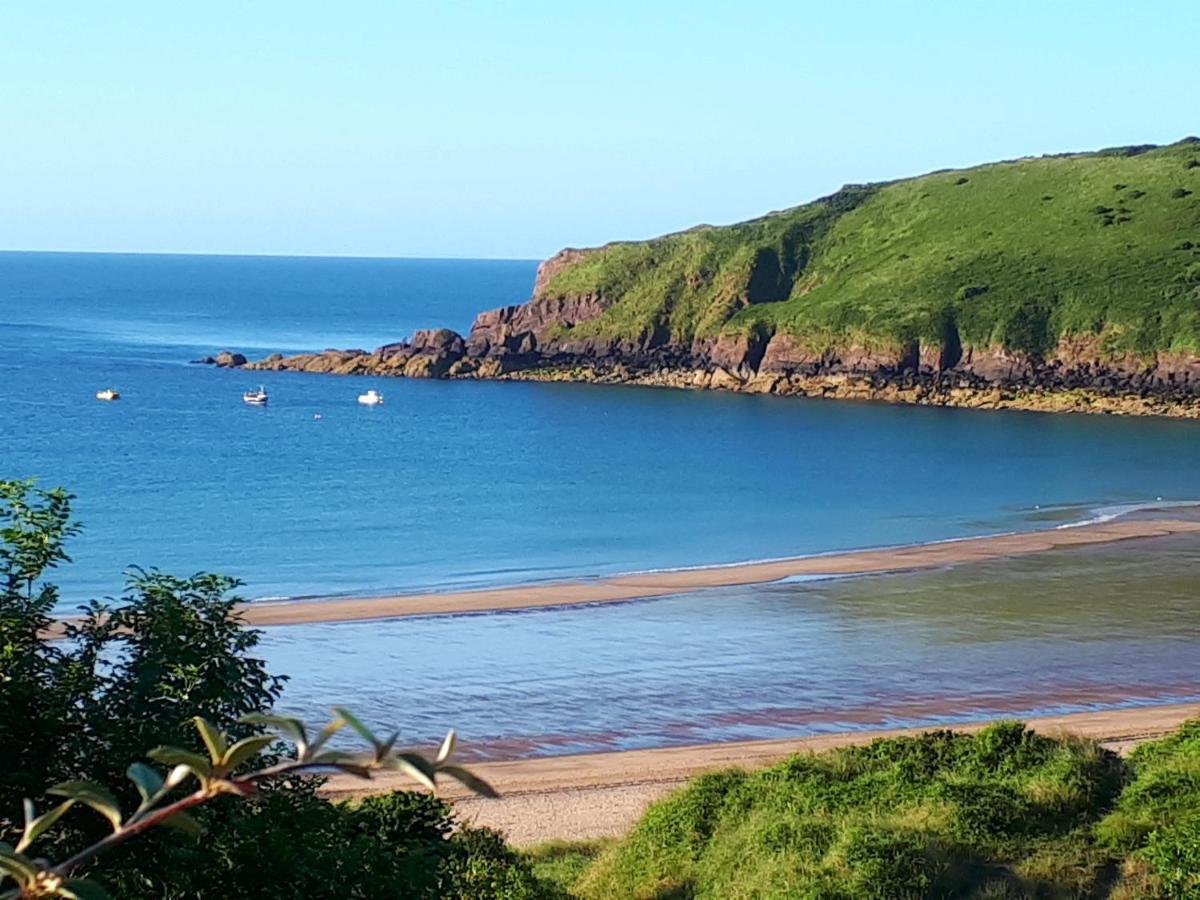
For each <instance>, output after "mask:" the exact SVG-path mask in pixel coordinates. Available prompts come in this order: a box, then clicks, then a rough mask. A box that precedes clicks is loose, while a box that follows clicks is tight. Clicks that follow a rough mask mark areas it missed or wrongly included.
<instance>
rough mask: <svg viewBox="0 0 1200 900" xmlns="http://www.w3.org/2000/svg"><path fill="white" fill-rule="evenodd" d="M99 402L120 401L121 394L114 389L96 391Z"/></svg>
mask: <svg viewBox="0 0 1200 900" xmlns="http://www.w3.org/2000/svg"><path fill="white" fill-rule="evenodd" d="M96 399H97V400H120V399H121V394H120V393H119V392H118V391H115V390H113V389H112V388H105V389H104V390H102V391H96Z"/></svg>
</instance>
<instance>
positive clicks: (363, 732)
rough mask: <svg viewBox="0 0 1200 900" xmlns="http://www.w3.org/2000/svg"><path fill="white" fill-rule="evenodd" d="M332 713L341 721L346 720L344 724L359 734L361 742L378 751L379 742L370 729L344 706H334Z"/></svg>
mask: <svg viewBox="0 0 1200 900" xmlns="http://www.w3.org/2000/svg"><path fill="white" fill-rule="evenodd" d="M333 711H334V712H335V713H337V714H338V716H339V717H340V718H342V719H345V720H346V724H347V725H349V726H350V727H351V728H353V729H354V730H355V731H357V732H358V733H359V735H360V736H361V737H362V739H363V740H365V741H367V743H369V744H370V745H371V746H372V747H375V748H377V749H378V747H379V740H378V739H377V738H376V737H375V735H374V734H373V733H372V731H371V729H370V728H368V727H367V726H366V725H364V724H363V723H362V722H360V721H359V719H358V717H357V716H355V715H354V713H352V712H350V710H348V709H346V708H345V707H344V706H335V707H334V708H333Z"/></svg>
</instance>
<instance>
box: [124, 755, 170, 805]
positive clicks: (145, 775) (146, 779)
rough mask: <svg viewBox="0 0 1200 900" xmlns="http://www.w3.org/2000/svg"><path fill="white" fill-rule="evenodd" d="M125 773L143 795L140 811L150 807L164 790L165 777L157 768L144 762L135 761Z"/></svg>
mask: <svg viewBox="0 0 1200 900" xmlns="http://www.w3.org/2000/svg"><path fill="white" fill-rule="evenodd" d="M125 774H126V775H127V776H128V777H129V780H130V781H132V782H133V784H134V787H136V788H137V789H138V793H139V794H141V795H142V805H141V806H139V807H138V812H141V811H142V810H143V809H146V808H148V807H149V806H150V804H152V803H153V802H154V801H155V800H157V799H158V796H159V792H160V791H162V790H163V786H164V785H163V777H162V775H160V774H159V773H158V770H157V769H152V768H150V766H148V765H146V764H145V763H144V762H135V763H134V764H133V765H131V766H130V767H129V768H128V769H126V770H125Z"/></svg>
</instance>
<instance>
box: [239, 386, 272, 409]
mask: <svg viewBox="0 0 1200 900" xmlns="http://www.w3.org/2000/svg"><path fill="white" fill-rule="evenodd" d="M267 399H268V397H267V390H266V388H264V387H263V386H262V385H261V384H260V385H259V386H258V390H257V391H246V393H244V394H242V402H243V403H249V404H251V405H253V406H266V405H267Z"/></svg>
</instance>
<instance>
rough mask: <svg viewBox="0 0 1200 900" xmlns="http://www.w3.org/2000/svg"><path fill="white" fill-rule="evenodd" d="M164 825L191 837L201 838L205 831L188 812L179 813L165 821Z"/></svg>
mask: <svg viewBox="0 0 1200 900" xmlns="http://www.w3.org/2000/svg"><path fill="white" fill-rule="evenodd" d="M162 824H164V825H166V826H167V827H168V828H174V829H175V830H176V831H181V832H183V833H184V834H186V835H190V836H191V837H200V836H201V835H202V834H204V829H203V828H202V827H201V825H200V823H199V822H197V821H196V820H195V819H194V818H192V816H191V815H190V814H188V813H186V812H177V813H175V815H173V816H170V817H169V818H166V819H163V821H162Z"/></svg>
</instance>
